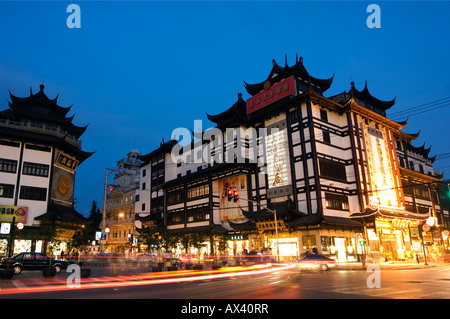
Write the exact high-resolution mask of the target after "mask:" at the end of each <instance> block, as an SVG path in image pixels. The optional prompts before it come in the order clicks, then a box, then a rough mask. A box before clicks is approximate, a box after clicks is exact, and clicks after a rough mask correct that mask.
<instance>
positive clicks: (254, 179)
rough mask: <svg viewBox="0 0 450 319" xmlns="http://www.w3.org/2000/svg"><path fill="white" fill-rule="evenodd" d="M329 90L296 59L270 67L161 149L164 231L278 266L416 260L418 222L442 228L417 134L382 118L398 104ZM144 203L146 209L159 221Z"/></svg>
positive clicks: (433, 179) (435, 178)
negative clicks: (225, 239) (265, 254)
mask: <svg viewBox="0 0 450 319" xmlns="http://www.w3.org/2000/svg"><path fill="white" fill-rule="evenodd" d="M332 82H333V77H330V78H328V79H319V78H316V77H313V76H312V75H311V74H310V73H309V72H308V71H307V70H306V68H305V66H304V64H303V59H302V58H300V59H298V58H296V61H295V64H294V65H292V66H289V65H288V63H287V59H286V61H285V65H284V66H280V65H279V64H277V63H276V61H275V60H274V61H273V64H272V69H271V70H270V72H269V75H268V77H267V78H266V79H264V80H263V81H261V82H259V83H256V84H248V83H245V89H246V91H247V93H248V94H249V95H250V97H249V98H248V99H247V100H244V99H243V97H242V94H238V99H237V101H236V102H235V103H234V104H233V105H232V106H231V107H229V108H228V109H226V110H225V111H223V112H222V113H220V114H216V115H210V114H207V117H208V119H209V120H210V121H211V122H212V123H214V125H215V126H214V127H213V128H211V129H208V130H205V131H198V130H196V131H195V132H193V135H194V137H196V139H195V140H193V142H192V144H190V145H188V146H185V147H183V148H180V147H177V146H176V144H175V145H171V147H170V148H167V149H165V152H164V155H163V156H162V158H165V160H164V161H162V162H160V163H161V164H160V165H161V169H163V167H164V172H165V173H164V176H165V178H164V181H165V182H164V184H160V183H159V184H158V186H157V188H158V190H159V191H161V190H163V192H162V193H164V195H165V201H164V210H163V215H162V218H163V220H164V226H165V227H166V228H167V231H168V232H169V233H172V234H174V235H180V234H184V233H191V232H202V233H205V234H207V235H208V236H209V238H210V241H209V243H207V244H208V245H209V246H208V248H207V249H208V250H209V251H210V252H211V253H214V254H217V253H219V251H218V250H217V247H214V245H217V241H215V240H216V239H217V238H218V236H222V235H223V234H226V235H228V236H229V239H230V240H229V243H228V253H236V252H242V251H243V250H247V251H250V250H260V251H267V250H268V249H269V250H271V251H272V252H273V253H275V251H277V252H279V255H280V256H283V258H285V259H291V258H297V257H299V256H300V255H301V254H302V253H305V252H307V251H312V250H317V251H318V252H319V253H323V254H326V255H330V256H331V257H333V258H336V259H337V260H339V261H351V260H357V259H358V254H360V253H363V252H364V253H369V254H370V256H372V255H373V256H374V257H375V258H378V257H381V258H390V259H409V258H414V253H418V254H422V252H423V247H424V243H426V242H427V240H428V235H427V227H425V229H423V225H424V224H425V222H429V223H430V221H431V220H435V224H434V226H433V227H435V230H436V229H441V228H442V227H444V225H445V224H444V222H443V220H444V219H445V216H444V215H445V214H444V213H445V211H444V210H443V209H442V208H441V206H440V200H439V196H437V195H436V191H435V188H436V187H435V186H436V183H438V182H439V181H440V180H441V178H442V175H441V174H440V172H438V171H436V170H435V169H434V168H433V166H432V164H433V161H434V158H433V157H429V156H428V155H429V152H430V150H429V149H425V148H424V147H423V146H422V147H415V146H413V145H412V141H413V140H414V139H415V138H417V136H418V134H408V133H405V132H403V128H404V127H405V126H406V124H407V121H405V122H395V121H392V120H390V119H389V118H388V117H387V114H386V112H387V111H388V110H389V109H390V108H392V107H393V106H394V104H395V99H393V100H390V101H382V100H380V99H378V98H376V97H375V96H373V95H372V94H371V93H370V92H369V89H368V86H367V83H366V84H365V86H364V88H363V89H362V90H358V89H356V86H355V84H354V83H353V82H352V83H351V87H350V90H349V91H344V92H343V93H341V94H337V95H334V96H330V97H325V96H324V94H325V93H326V91H327V90H328V89H329V88H330V86H331V84H332ZM194 141H195V142H194ZM152 153H153V152H152ZM152 153H150V154H152ZM162 163H164V164H162ZM155 165H156V162H155ZM158 174H159V173H158ZM141 192H142V187H141ZM152 192H153V189H152ZM152 196H153V195H152ZM151 198H152V200H153V197H151ZM149 202H150V197H149V198H148V200H147V202H146V204H145V205H146V206H145V207H146V209H147V211H151V210H152V207H153V206H154V205H158V207H159V209H160V211H161V207H162V205H161V203H157V202H156V200H155V202H154V204H153V205H152V204H151V203H150V207H149V208H148V206H147V203H149ZM143 204H144V203H142V205H143ZM430 217H431V219H430ZM441 226H442V227H441ZM439 227H441V228H439ZM442 229H444V228H442ZM437 232H439V231H436V234H435V235H434V236H435V237H433V238H436V239H437V238H438V235H437ZM424 236H425V237H424ZM431 244H432V245H433V246H434V247H437V248H438V247H439V243H438V240H436V241H434V239H433V241H432V242H431ZM435 244H436V245H435ZM438 251H439V249H436V253H438Z"/></svg>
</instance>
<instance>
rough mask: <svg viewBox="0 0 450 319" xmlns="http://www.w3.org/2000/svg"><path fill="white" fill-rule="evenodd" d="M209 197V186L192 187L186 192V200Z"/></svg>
mask: <svg viewBox="0 0 450 319" xmlns="http://www.w3.org/2000/svg"><path fill="white" fill-rule="evenodd" d="M206 195H209V185H203V186H198V187H192V188H189V189H188V190H187V198H188V199H191V198H196V197H202V196H206Z"/></svg>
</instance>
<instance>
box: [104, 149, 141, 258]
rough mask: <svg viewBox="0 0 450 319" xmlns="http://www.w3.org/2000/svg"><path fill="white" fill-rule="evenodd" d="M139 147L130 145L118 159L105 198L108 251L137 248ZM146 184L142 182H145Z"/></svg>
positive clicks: (123, 250)
mask: <svg viewBox="0 0 450 319" xmlns="http://www.w3.org/2000/svg"><path fill="white" fill-rule="evenodd" d="M140 155H141V154H140V153H139V151H138V150H136V149H133V150H131V151H130V152H129V153H128V154H127V157H124V158H122V159H120V160H119V161H118V162H117V170H116V173H115V174H114V182H113V185H111V186H110V187H109V189H108V190H109V192H108V195H107V198H106V213H105V214H106V216H105V229H108V230H109V231H108V232H107V237H106V245H107V251H109V252H113V253H124V252H131V251H132V249H133V247H136V248H137V245H136V243H134V244H133V240H134V229H135V227H134V223H135V210H134V205H135V192H136V189H138V188H139V179H140V178H139V166H140V164H141V161H140V160H139V158H138V157H139V156H140ZM144 187H145V186H144Z"/></svg>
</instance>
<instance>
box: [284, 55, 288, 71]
mask: <svg viewBox="0 0 450 319" xmlns="http://www.w3.org/2000/svg"><path fill="white" fill-rule="evenodd" d="M284 67H285V68H287V67H288V64H287V54H285V55H284Z"/></svg>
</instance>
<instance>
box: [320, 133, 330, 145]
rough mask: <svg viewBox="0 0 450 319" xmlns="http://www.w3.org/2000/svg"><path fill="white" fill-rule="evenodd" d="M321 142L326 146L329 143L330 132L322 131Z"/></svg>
mask: <svg viewBox="0 0 450 319" xmlns="http://www.w3.org/2000/svg"><path fill="white" fill-rule="evenodd" d="M322 136H323V141H324V142H325V143H327V144H330V143H331V139H330V132H328V131H325V130H323V131H322Z"/></svg>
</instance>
